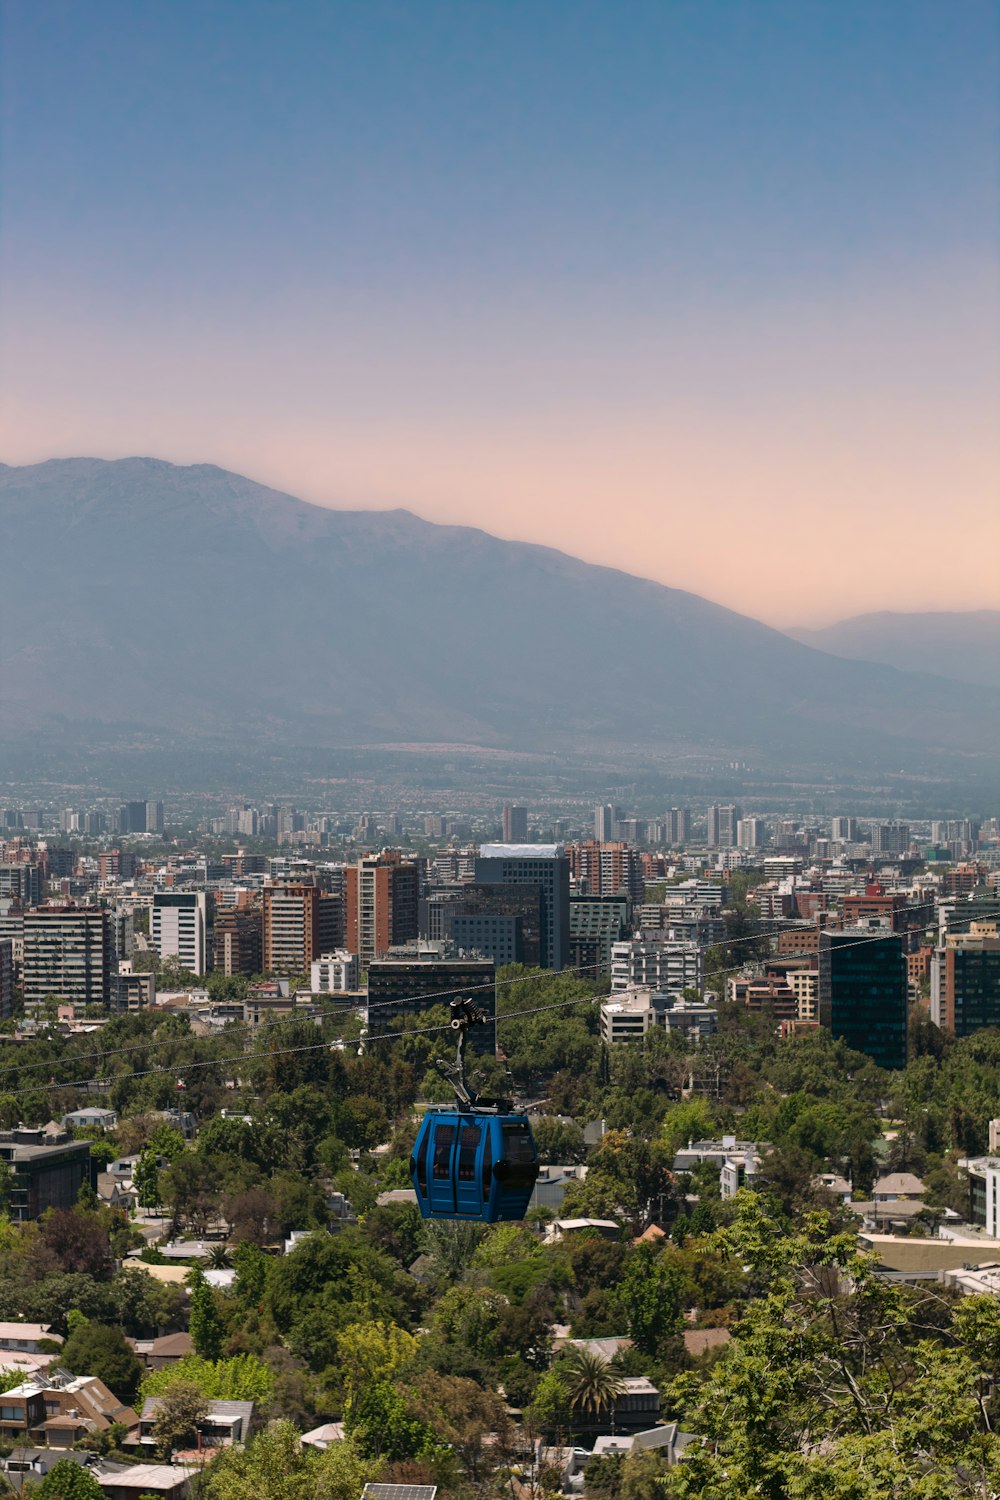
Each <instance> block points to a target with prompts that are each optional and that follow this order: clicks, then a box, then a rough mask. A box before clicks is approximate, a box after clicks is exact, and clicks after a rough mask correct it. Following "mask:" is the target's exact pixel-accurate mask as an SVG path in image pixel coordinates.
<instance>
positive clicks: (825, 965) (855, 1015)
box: [819, 927, 907, 1068]
mask: <svg viewBox="0 0 1000 1500" xmlns="http://www.w3.org/2000/svg"><path fill="white" fill-rule="evenodd" d="M819 1019H820V1024H821V1025H823V1026H827V1027H829V1029H830V1031H831V1032H832V1033H833V1035H834V1036H835V1037H839V1038H840V1039H841V1040H842V1041H844V1042H846V1044H847V1045H848V1047H850V1048H852V1049H853V1050H854V1051H855V1052H863V1053H865V1055H866V1056H867V1057H870V1058H871V1059H872V1061H873V1062H875V1063H877V1064H878V1066H879V1067H880V1068H904V1067H905V1066H906V1022H907V978H906V960H905V958H904V956H903V943H902V939H901V937H900V936H899V935H898V934H896V933H892V932H887V931H885V930H884V929H882V928H870V927H849V928H845V929H843V930H842V931H839V932H829V931H827V932H821V933H820V939H819Z"/></svg>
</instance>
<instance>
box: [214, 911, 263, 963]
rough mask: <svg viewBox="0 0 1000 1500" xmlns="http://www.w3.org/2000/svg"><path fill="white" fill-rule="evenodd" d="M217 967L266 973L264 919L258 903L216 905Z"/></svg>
mask: <svg viewBox="0 0 1000 1500" xmlns="http://www.w3.org/2000/svg"><path fill="white" fill-rule="evenodd" d="M213 952H214V955H215V967H216V968H217V969H218V970H219V971H220V973H222V974H246V975H250V974H262V973H263V972H264V919H263V913H262V911H261V908H260V907H259V906H224V907H218V906H217V907H216V910H215V928H214V934H213Z"/></svg>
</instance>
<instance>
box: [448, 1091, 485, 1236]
mask: <svg viewBox="0 0 1000 1500" xmlns="http://www.w3.org/2000/svg"><path fill="white" fill-rule="evenodd" d="M483 1123H484V1122H483V1121H482V1120H477V1119H475V1118H474V1117H471V1116H469V1115H464V1116H463V1117H462V1118H461V1119H460V1121H459V1126H458V1143H457V1146H456V1153H455V1168H456V1171H455V1209H456V1212H457V1213H458V1214H460V1215H461V1217H462V1218H463V1219H481V1218H482V1216H483V1173H482V1156H483V1136H484V1135H485V1134H486V1131H485V1130H484V1128H483Z"/></svg>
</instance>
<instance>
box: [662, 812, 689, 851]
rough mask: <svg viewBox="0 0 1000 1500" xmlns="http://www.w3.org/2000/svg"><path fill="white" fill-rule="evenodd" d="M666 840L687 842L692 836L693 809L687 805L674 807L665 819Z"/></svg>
mask: <svg viewBox="0 0 1000 1500" xmlns="http://www.w3.org/2000/svg"><path fill="white" fill-rule="evenodd" d="M663 823H664V833H665V835H666V837H665V839H664V842H665V843H667V844H686V843H687V842H688V841H689V840H690V838H691V811H690V808H687V807H672V808H670V810H669V812H668V813H667V814H666V816H665V817H664V820H663Z"/></svg>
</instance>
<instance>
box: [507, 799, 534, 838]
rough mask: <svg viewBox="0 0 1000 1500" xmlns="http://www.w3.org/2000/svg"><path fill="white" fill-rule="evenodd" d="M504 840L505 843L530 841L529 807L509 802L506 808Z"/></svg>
mask: <svg viewBox="0 0 1000 1500" xmlns="http://www.w3.org/2000/svg"><path fill="white" fill-rule="evenodd" d="M503 841H504V843H505V844H526V843H527V842H528V809H527V808H526V807H512V806H511V805H510V803H508V804H507V806H506V807H505V808H504V810H503Z"/></svg>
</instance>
